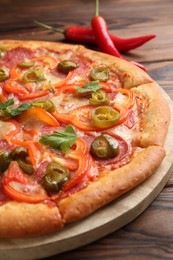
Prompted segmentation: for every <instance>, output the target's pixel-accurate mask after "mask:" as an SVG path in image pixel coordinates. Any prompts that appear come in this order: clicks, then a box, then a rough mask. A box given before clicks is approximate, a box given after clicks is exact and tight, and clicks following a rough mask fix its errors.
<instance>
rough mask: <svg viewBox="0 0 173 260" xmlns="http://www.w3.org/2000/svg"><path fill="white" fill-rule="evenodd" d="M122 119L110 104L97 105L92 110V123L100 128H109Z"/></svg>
mask: <svg viewBox="0 0 173 260" xmlns="http://www.w3.org/2000/svg"><path fill="white" fill-rule="evenodd" d="M119 119H120V114H119V113H118V112H117V111H116V110H115V109H113V108H112V107H109V106H100V107H97V108H96V109H95V110H94V111H93V112H92V123H93V124H94V125H95V126H97V127H99V128H103V129H105V128H108V127H111V126H113V125H116V124H117V123H118V121H119Z"/></svg>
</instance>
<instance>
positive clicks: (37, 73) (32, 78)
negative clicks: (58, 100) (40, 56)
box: [23, 68, 46, 83]
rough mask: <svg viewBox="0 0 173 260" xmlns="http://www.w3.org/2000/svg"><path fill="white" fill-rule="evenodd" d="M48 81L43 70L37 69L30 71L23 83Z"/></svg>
mask: <svg viewBox="0 0 173 260" xmlns="http://www.w3.org/2000/svg"><path fill="white" fill-rule="evenodd" d="M44 80H46V78H45V75H44V73H43V71H42V70H40V69H38V68H36V69H34V70H31V71H28V72H26V73H25V74H24V75H23V81H24V82H25V83H28V82H38V81H44Z"/></svg>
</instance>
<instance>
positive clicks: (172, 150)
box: [0, 89, 173, 260]
mask: <svg viewBox="0 0 173 260" xmlns="http://www.w3.org/2000/svg"><path fill="white" fill-rule="evenodd" d="M161 91H162V92H163V95H164V96H165V98H166V100H167V102H168V104H169V106H170V109H171V114H173V103H172V101H171V99H170V98H169V97H168V95H167V94H166V93H165V92H164V91H163V90H162V89H161ZM165 149H166V152H167V155H166V157H165V159H164V161H163V162H162V164H161V166H160V167H159V168H158V169H157V171H156V172H155V173H154V174H153V175H152V176H151V177H150V178H149V179H148V180H146V181H145V182H144V183H142V184H141V185H139V186H138V187H136V188H135V189H133V190H132V191H130V192H128V193H127V194H125V195H124V196H122V197H121V198H119V199H117V200H116V201H114V202H112V203H110V204H109V205H107V206H105V207H103V208H101V209H99V210H98V211H96V212H94V213H93V214H92V215H90V216H89V217H87V218H85V219H83V220H81V221H78V222H76V223H73V224H69V225H68V226H67V227H66V228H64V229H63V230H62V231H60V232H58V233H54V234H51V235H46V236H41V237H36V238H27V239H0V259H2V260H10V259H13V260H26V259H27V260H29V259H40V258H44V257H48V256H52V255H55V254H58V253H62V252H65V251H68V250H71V249H74V248H77V247H80V246H82V245H86V244H88V243H91V242H93V241H95V240H97V239H99V238H101V237H103V236H106V235H107V234H109V233H111V232H113V231H116V230H118V229H119V228H121V227H122V226H124V225H126V224H128V223H129V222H131V221H132V220H133V219H135V218H136V217H137V216H138V215H139V214H141V213H142V212H143V211H144V210H145V209H146V208H147V207H148V206H149V205H150V203H151V202H152V201H153V200H154V199H155V197H156V196H157V195H158V194H159V193H160V191H161V190H162V189H163V187H164V185H165V184H166V182H167V181H168V179H169V177H170V175H171V173H172V170H173V117H172V118H171V123H170V127H169V132H168V135H167V139H166V142H165Z"/></svg>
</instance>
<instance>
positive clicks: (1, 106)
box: [0, 98, 32, 119]
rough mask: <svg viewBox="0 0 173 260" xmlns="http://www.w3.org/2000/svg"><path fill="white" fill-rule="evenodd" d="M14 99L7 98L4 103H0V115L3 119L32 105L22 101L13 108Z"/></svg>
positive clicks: (16, 114)
mask: <svg viewBox="0 0 173 260" xmlns="http://www.w3.org/2000/svg"><path fill="white" fill-rule="evenodd" d="M13 105H14V99H12V98H11V99H9V100H7V101H6V102H5V103H0V117H2V118H3V119H8V118H11V117H14V116H18V115H20V114H21V113H22V112H23V111H25V110H28V109H29V108H31V107H32V105H31V104H28V103H24V104H21V105H19V106H18V107H15V108H13V107H12V106H13Z"/></svg>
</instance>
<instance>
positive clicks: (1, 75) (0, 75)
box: [0, 68, 9, 82]
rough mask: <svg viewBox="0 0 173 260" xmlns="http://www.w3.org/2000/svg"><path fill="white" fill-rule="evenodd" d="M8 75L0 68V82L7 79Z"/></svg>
mask: <svg viewBox="0 0 173 260" xmlns="http://www.w3.org/2000/svg"><path fill="white" fill-rule="evenodd" d="M8 77H9V75H8V74H7V72H6V71H5V70H4V69H3V68H0V82H2V81H4V80H6V79H8Z"/></svg>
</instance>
